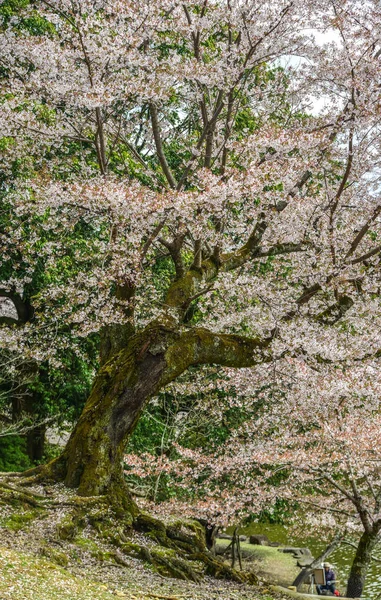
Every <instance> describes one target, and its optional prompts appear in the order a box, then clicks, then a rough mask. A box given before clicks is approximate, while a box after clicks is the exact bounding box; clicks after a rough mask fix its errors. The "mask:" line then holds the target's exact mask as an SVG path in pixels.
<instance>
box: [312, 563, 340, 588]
mask: <svg viewBox="0 0 381 600" xmlns="http://www.w3.org/2000/svg"><path fill="white" fill-rule="evenodd" d="M323 567H324V575H325V585H317V586H316V590H317V593H318V595H319V596H321V595H325V594H324V592H330V593H331V594H334V593H335V583H336V576H335V573H334V572H333V571H332V569H331V565H330V564H329V563H324V564H323Z"/></svg>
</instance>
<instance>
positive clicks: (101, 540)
mask: <svg viewBox="0 0 381 600" xmlns="http://www.w3.org/2000/svg"><path fill="white" fill-rule="evenodd" d="M44 476H46V471H45V469H43V468H37V469H33V470H32V471H27V472H25V473H22V474H16V473H11V474H9V473H6V474H3V477H0V503H1V504H2V505H3V506H4V505H8V507H10V510H11V511H13V512H14V513H15V514H16V513H17V511H18V513H19V521H20V523H21V527H22V519H23V514H24V515H25V514H27V511H30V510H31V509H33V515H32V516H30V512H29V516H28V518H29V519H30V518H38V516H39V515H40V516H41V515H46V514H47V511H48V512H49V511H51V512H52V514H54V515H55V519H56V521H55V520H54V523H55V525H54V527H55V529H54V531H55V533H54V535H53V546H52V547H49V543H48V542H46V543H44V545H43V546H42V548H41V549H40V552H42V553H43V554H44V555H46V556H49V557H50V558H51V560H53V561H57V562H59V561H61V562H60V564H64V562H65V561H64V557H63V556H62V552H61V551H59V552H57V549H56V547H55V545H56V544H57V543H58V544H63V545H65V544H76V543H77V540H79V541H80V539H81V535H82V532H83V531H84V530H85V529H86V536H87V538H86V539H88V538H89V536H90V539H91V540H93V542H92V543H93V544H94V546H95V547H97V544H99V548H101V547H104V548H105V547H107V548H110V547H114V548H115V550H114V551H111V552H110V551H109V550H108V551H107V560H111V561H112V562H113V563H114V564H118V565H120V566H122V567H125V566H127V565H128V558H129V557H130V556H132V557H135V558H139V559H141V560H144V561H145V562H148V563H149V564H151V565H152V566H153V568H154V569H155V570H156V571H157V572H158V573H160V574H161V575H163V576H166V577H174V578H178V579H183V580H190V581H194V582H200V581H201V579H202V577H203V576H204V575H205V574H207V575H211V576H213V577H216V578H221V579H229V580H231V581H235V582H239V583H251V584H255V583H257V581H258V580H257V577H256V576H255V575H254V574H253V573H249V572H245V571H240V572H238V571H236V570H235V569H232V568H231V567H229V566H228V565H227V564H226V563H224V562H223V560H222V559H220V558H218V557H215V556H214V555H213V554H212V552H210V550H208V548H207V546H206V540H205V529H204V527H203V526H202V525H201V524H200V523H199V522H196V521H187V520H184V521H178V522H176V523H172V524H171V525H166V524H164V523H163V522H162V521H160V520H158V519H155V518H153V517H152V516H150V515H149V514H146V513H143V512H141V511H139V509H138V507H137V505H136V504H135V503H131V502H130V501H128V502H126V501H124V502H123V503H121V502H119V495H118V494H114V493H111V492H110V495H107V496H106V495H103V496H92V497H84V496H77V495H76V492H75V491H74V490H73V491H70V490H67V489H66V488H64V486H63V485H62V484H61V485H52V483H53V482H52V481H51V479H50V478H48V479H47V480H46V479H45V478H44ZM46 482H48V485H46ZM42 483H44V485H42ZM36 488H37V489H36ZM119 493H120V490H119ZM126 504H127V506H128V509H127V510H126ZM50 522H51V520H50ZM134 532H137V533H134ZM139 534H143V535H144V539H145V540H146V541H145V542H144V543H142V542H141V540H142V538H141V536H140V537H139ZM134 537H135V538H138V542H136V539H135V540H134ZM94 552H95V554H97V552H98V554H99V558H100V560H104V558H105V552H104V551H102V550H99V551H98V550H97V551H94Z"/></svg>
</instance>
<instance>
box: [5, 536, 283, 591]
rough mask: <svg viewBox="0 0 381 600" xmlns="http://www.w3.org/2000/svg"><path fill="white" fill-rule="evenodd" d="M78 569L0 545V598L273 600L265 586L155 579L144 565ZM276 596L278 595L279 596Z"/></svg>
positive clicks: (156, 577)
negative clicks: (254, 586) (100, 569)
mask: <svg viewBox="0 0 381 600" xmlns="http://www.w3.org/2000/svg"><path fill="white" fill-rule="evenodd" d="M76 571H77V573H73V572H70V571H69V570H66V569H65V568H63V567H59V566H57V565H56V564H53V563H52V562H50V561H49V560H47V559H44V558H38V557H36V556H34V555H33V554H31V553H24V552H20V551H15V550H13V549H9V548H5V547H1V546H0V600H112V599H113V598H126V600H144V599H147V600H148V599H157V600H160V599H163V600H273V598H274V597H275V596H277V594H274V593H272V592H270V591H269V590H267V589H266V587H265V586H264V587H263V589H256V590H254V589H253V588H252V587H250V588H249V587H246V586H237V585H234V584H230V583H227V582H221V581H216V580H212V579H206V580H205V581H204V582H203V583H202V584H193V583H190V582H183V581H177V580H173V579H160V578H159V577H158V576H157V575H155V574H153V573H150V571H149V569H145V568H144V567H143V568H141V567H140V568H139V567H137V566H135V568H134V567H133V568H132V569H130V570H128V571H126V569H120V572H119V573H115V572H114V573H113V569H112V568H111V567H110V566H108V565H105V569H104V573H103V575H104V576H103V578H102V579H101V580H100V581H99V580H98V581H97V580H95V579H94V577H99V573H97V574H96V573H95V572H94V571H93V570H91V569H90V570H89V571H82V570H81V569H80V568H78V567H77V569H76ZM278 598H280V596H278Z"/></svg>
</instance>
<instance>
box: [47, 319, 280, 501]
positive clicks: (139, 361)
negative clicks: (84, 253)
mask: <svg viewBox="0 0 381 600" xmlns="http://www.w3.org/2000/svg"><path fill="white" fill-rule="evenodd" d="M270 341H271V338H269V339H266V340H260V339H257V338H254V339H249V338H240V337H239V336H235V335H218V334H214V333H212V332H210V331H208V330H206V329H201V328H199V329H194V330H188V331H186V332H185V333H180V332H179V331H178V330H177V327H174V328H173V327H171V326H169V325H168V324H163V323H160V324H158V323H155V324H151V325H150V326H148V327H147V328H146V329H145V330H144V331H142V332H140V333H138V334H135V335H134V336H132V337H131V339H130V341H129V343H128V346H127V347H126V348H125V349H124V350H121V351H120V352H119V353H118V354H116V355H114V356H112V358H111V359H110V360H109V361H108V362H107V363H106V364H105V365H103V366H102V367H101V369H100V371H99V373H98V375H97V377H96V379H95V382H94V386H93V389H92V391H91V394H90V397H89V399H88V401H87V403H86V405H85V408H84V410H83V413H82V415H81V417H80V419H79V421H78V423H77V425H76V427H75V429H74V431H73V433H72V435H71V437H70V439H69V441H68V443H67V446H66V448H65V450H64V452H63V454H62V455H61V456H60V457H59V458H57V459H55V460H54V461H52V463H50V465H49V466H48V472H50V474H51V475H52V476H53V477H54V478H55V479H58V480H61V481H64V482H65V484H66V485H67V486H68V487H71V488H78V493H79V494H80V495H84V496H97V495H104V494H110V493H112V494H113V496H114V497H115V498H116V497H117V496H119V498H120V499H121V500H122V498H121V496H122V495H123V493H124V492H125V485H124V479H123V469H122V460H123V453H124V449H125V446H126V442H127V439H128V437H129V436H130V435H131V433H132V432H133V430H134V428H135V426H136V424H137V422H138V419H139V417H140V415H141V413H142V411H143V409H144V407H145V406H146V404H147V402H148V400H149V399H150V398H151V397H152V396H153V395H155V394H156V393H157V392H158V391H159V389H160V388H161V387H163V386H165V385H167V384H168V383H170V382H171V381H173V380H174V379H176V377H178V376H179V375H180V374H181V373H183V372H184V371H185V370H186V369H187V368H188V367H189V366H190V365H198V364H211V363H216V364H222V365H226V366H238V367H247V366H250V365H253V364H256V363H258V362H263V361H264V360H268V359H269V357H270V356H271V355H270V353H269V350H268V346H269V344H270Z"/></svg>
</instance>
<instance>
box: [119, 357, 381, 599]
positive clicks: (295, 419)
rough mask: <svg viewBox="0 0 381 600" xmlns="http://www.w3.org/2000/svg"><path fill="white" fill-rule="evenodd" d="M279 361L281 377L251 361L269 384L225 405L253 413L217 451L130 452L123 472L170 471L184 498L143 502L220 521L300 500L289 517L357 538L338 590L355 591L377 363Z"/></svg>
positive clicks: (373, 516)
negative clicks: (344, 583) (344, 582)
mask: <svg viewBox="0 0 381 600" xmlns="http://www.w3.org/2000/svg"><path fill="white" fill-rule="evenodd" d="M285 361H286V362H287V363H288V365H287V367H288V368H287V374H288V377H289V380H288V381H287V382H285V380H284V376H283V375H282V373H275V374H274V372H273V369H272V367H270V366H268V367H267V368H266V367H265V368H263V367H258V368H257V370H258V371H261V373H260V375H261V377H260V379H261V381H263V382H265V381H266V380H267V384H268V385H267V386H266V387H265V388H264V389H263V390H262V392H261V393H260V392H259V391H258V392H257V393H256V395H255V396H254V397H253V398H251V399H250V398H248V397H246V398H245V399H239V396H236V397H234V396H232V404H236V405H237V404H238V406H240V408H241V410H242V411H245V412H246V414H247V413H248V412H249V411H250V410H251V411H252V413H253V417H252V418H248V419H246V421H245V422H244V423H243V424H242V425H241V426H239V427H238V428H237V429H236V430H235V431H234V432H233V433H232V435H231V437H230V439H229V440H228V441H227V442H225V443H224V445H223V447H222V448H221V447H217V448H216V450H215V451H214V452H210V451H209V452H206V451H205V448H202V447H200V448H197V449H194V448H193V449H190V448H186V447H184V446H180V445H179V444H177V443H174V447H175V449H176V456H175V457H174V456H173V455H172V457H171V456H170V455H162V456H160V457H157V456H153V455H149V454H143V455H140V456H137V455H133V454H129V455H127V456H126V470H127V473H128V474H131V473H133V474H135V476H137V477H140V478H142V479H143V480H145V479H146V478H147V477H152V476H158V475H159V474H160V473H167V474H168V476H170V477H171V478H172V487H175V488H176V487H177V488H178V494H177V496H178V497H179V498H181V497H182V501H179V500H177V501H176V502H172V501H166V502H162V503H161V504H159V505H158V506H156V507H155V506H154V505H152V503H151V502H146V505H147V507H149V508H150V509H151V510H156V512H158V513H159V514H163V515H168V514H173V513H174V512H176V511H182V512H183V513H184V512H186V513H188V514H193V515H194V516H197V515H198V516H199V515H202V516H203V517H204V518H205V519H207V520H208V521H209V522H210V523H213V524H217V525H222V526H226V525H232V524H233V523H237V522H240V521H242V519H244V518H245V517H247V516H253V513H254V514H255V513H256V514H257V515H258V514H260V512H261V511H262V510H267V511H269V510H270V511H271V509H272V508H274V507H275V506H276V501H279V500H283V501H287V503H289V506H295V504H297V505H298V506H299V509H298V513H297V514H296V515H295V517H294V520H295V525H296V524H298V523H299V521H300V523H301V524H302V525H303V530H304V531H307V530H308V529H310V530H311V531H314V532H315V533H316V531H319V532H320V533H321V534H322V535H323V536H324V537H330V536H332V532H334V533H335V536H336V539H338V538H337V536H339V539H342V538H343V537H346V536H347V535H348V534H349V535H352V536H358V537H359V541H358V544H357V545H355V546H356V552H355V556H354V559H353V563H352V566H351V569H350V573H349V579H348V584H347V592H346V594H345V595H346V596H348V597H349V598H358V597H360V596H361V595H362V593H363V589H364V585H365V580H366V575H367V571H368V569H369V566H370V564H371V562H372V552H373V550H374V548H375V547H376V545H377V544H378V543H379V542H380V540H381V515H380V507H381V504H380V503H381V480H380V461H381V456H380V452H379V448H380V435H381V433H380V432H381V427H380V396H379V389H380V376H379V369H378V365H377V363H376V362H373V363H370V362H369V363H368V364H366V365H365V364H362V365H361V366H360V365H357V366H355V367H352V368H348V366H347V365H346V366H345V367H343V366H341V367H338V366H337V365H336V369H335V371H336V372H335V373H332V372H331V373H330V372H329V369H327V365H324V366H321V365H320V367H319V366H318V367H317V366H314V367H313V368H311V367H309V366H306V365H305V363H304V362H303V361H301V360H300V359H297V360H296V359H285ZM280 366H282V370H283V369H284V370H285V369H286V365H284V364H282V365H279V366H278V368H279V367H280ZM266 370H267V371H268V372H267V374H266ZM243 374H245V371H243ZM248 375H249V373H248ZM258 375H259V373H258ZM249 376H252V372H251V373H250V375H249ZM307 382H308V385H307ZM242 383H244V385H243V389H245V388H246V386H247V383H246V382H242ZM237 391H238V390H237ZM301 395H302V398H301ZM261 396H262V397H261ZM263 396H264V397H265V399H266V402H263ZM322 398H324V402H322ZM184 490H185V491H186V493H184Z"/></svg>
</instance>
